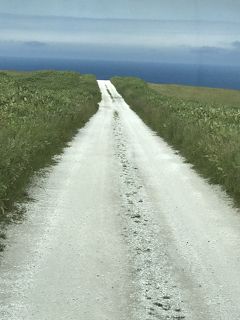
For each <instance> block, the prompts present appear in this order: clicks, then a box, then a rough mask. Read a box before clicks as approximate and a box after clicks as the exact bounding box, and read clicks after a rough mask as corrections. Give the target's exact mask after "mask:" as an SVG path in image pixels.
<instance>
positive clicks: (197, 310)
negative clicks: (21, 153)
mask: <svg viewBox="0 0 240 320" xmlns="http://www.w3.org/2000/svg"><path fill="white" fill-rule="evenodd" d="M98 83H99V87H100V89H101V92H102V102H101V103H100V107H99V111H98V112H97V113H96V114H95V115H94V116H93V117H92V118H91V120H90V121H89V122H88V124H87V125H86V126H85V127H84V128H83V129H81V130H80V131H79V133H78V134H77V135H76V136H75V138H74V139H73V141H72V142H71V143H70V144H69V145H68V146H67V147H66V148H65V150H64V152H63V154H62V155H61V156H59V157H58V158H57V163H56V164H55V165H53V166H52V167H50V168H48V169H46V170H45V171H44V172H42V174H41V175H38V176H37V177H35V179H34V180H33V183H32V186H31V187H30V188H29V195H30V197H31V198H32V199H33V200H32V201H29V202H28V203H26V204H22V205H21V207H22V208H23V209H24V210H25V214H24V219H23V221H21V222H20V223H18V224H14V225H12V226H10V227H9V230H8V234H7V236H8V237H7V247H6V250H5V251H4V252H3V253H2V256H1V257H0V319H1V320H23V319H24V320H44V319H46V320H56V319H57V320H63V319H64V320H71V319H73V320H154V319H163V320H165V319H189V320H205V319H206V320H228V319H229V320H239V318H240V214H239V210H237V209H234V208H233V207H232V206H231V201H230V200H229V199H228V198H227V196H226V195H225V193H224V192H223V191H221V190H220V188H218V187H213V186H210V185H209V184H208V183H207V182H206V181H205V180H204V179H203V178H201V177H199V175H198V174H196V173H195V172H194V170H193V169H192V168H191V166H190V165H189V164H186V163H185V162H184V159H183V158H181V156H179V155H178V154H177V152H176V151H174V150H173V149H171V148H170V147H169V146H168V145H167V144H166V143H165V142H164V141H163V140H162V139H161V138H159V137H158V136H156V135H155V133H154V132H152V131H151V130H150V129H149V128H148V127H147V126H146V125H145V124H144V123H143V122H142V121H141V120H140V119H139V117H138V116H137V115H136V114H135V113H134V112H133V111H132V110H131V109H130V108H129V107H128V106H127V104H126V103H125V102H124V100H123V99H122V97H121V96H120V95H119V94H118V93H117V91H116V89H115V88H114V86H113V85H112V84H111V82H110V81H99V82H98Z"/></svg>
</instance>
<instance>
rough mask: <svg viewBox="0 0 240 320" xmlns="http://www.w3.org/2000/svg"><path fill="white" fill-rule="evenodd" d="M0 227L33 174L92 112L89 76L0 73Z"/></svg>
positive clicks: (95, 94)
mask: <svg viewBox="0 0 240 320" xmlns="http://www.w3.org/2000/svg"><path fill="white" fill-rule="evenodd" d="M0 88H1V90H0V222H1V221H4V219H5V217H6V211H7V209H9V208H10V207H11V205H12V203H13V202H14V200H16V199H17V198H18V197H21V196H22V195H23V194H24V189H25V187H26V185H27V183H28V182H29V179H30V177H31V176H32V175H33V173H34V172H35V171H36V170H38V169H39V168H41V167H43V166H44V165H46V164H48V163H50V161H51V159H52V157H53V155H55V154H57V153H60V152H61V151H62V148H63V147H64V146H65V144H66V142H67V141H69V140H70V139H71V138H72V136H73V135H74V134H75V133H76V132H77V129H79V128H80V127H82V126H83V125H84V124H85V123H86V121H88V120H89V118H90V117H91V116H92V115H93V114H94V113H95V112H96V110H97V103H98V102H99V101H100V99H101V97H100V92H99V89H98V86H97V82H96V79H95V77H94V76H91V75H80V74H78V73H73V72H56V71H42V72H31V73H17V72H0Z"/></svg>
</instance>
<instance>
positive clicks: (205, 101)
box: [112, 77, 240, 205]
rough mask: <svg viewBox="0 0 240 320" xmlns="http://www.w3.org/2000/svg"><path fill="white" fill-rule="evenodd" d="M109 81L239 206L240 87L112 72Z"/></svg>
mask: <svg viewBox="0 0 240 320" xmlns="http://www.w3.org/2000/svg"><path fill="white" fill-rule="evenodd" d="M112 83H113V84H114V85H115V86H116V88H117V90H118V91H119V93H120V94H121V95H122V96H123V97H124V98H125V100H126V101H127V103H128V104H129V105H130V106H131V108H132V109H133V110H134V111H135V112H136V113H137V114H138V115H139V116H140V117H141V118H142V119H143V120H144V122H145V123H146V124H147V125H149V126H150V127H151V128H152V129H153V130H154V131H156V132H157V133H158V134H159V135H160V136H161V137H163V138H164V139H165V140H166V141H167V142H168V143H169V144H170V145H172V146H173V147H174V148H176V149H177V150H179V151H180V153H181V154H182V155H183V156H184V157H185V159H186V160H187V161H188V162H190V163H192V164H193V165H194V167H195V168H196V169H197V170H198V171H199V173H201V174H202V175H203V176H204V177H206V178H208V179H209V181H210V182H212V183H216V184H220V185H222V186H223V187H224V189H225V190H226V191H227V192H228V194H230V195H231V196H232V197H233V198H234V200H235V201H236V203H237V204H238V205H240V99H239V100H238V97H240V92H238V91H233V92H234V94H232V90H229V91H228V90H221V89H219V90H218V89H207V88H192V87H188V88H186V87H182V88H181V86H169V85H168V86H166V87H165V85H160V86H157V85H152V84H147V83H146V82H144V81H142V80H141V79H137V78H120V77H115V78H113V79H112ZM193 92H195V93H196V94H192V93H193Z"/></svg>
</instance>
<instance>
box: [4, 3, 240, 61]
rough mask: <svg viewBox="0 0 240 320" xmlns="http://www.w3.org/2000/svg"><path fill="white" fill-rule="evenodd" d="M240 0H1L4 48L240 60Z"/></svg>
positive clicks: (29, 52)
mask: <svg viewBox="0 0 240 320" xmlns="http://www.w3.org/2000/svg"><path fill="white" fill-rule="evenodd" d="M239 13H240V1H239V0H218V1H217V0H211V1H209V0H208V1H207V0H201V1H200V0H121V1H113V0H101V1H100V0H87V1H82V0H48V1H45V0H42V1H39V0H38V1H36V0H21V1H19V0H0V55H1V56H27V57H28V56H34V57H59V58H62V57H68V58H79V59H99V60H130V61H131V60H135V61H154V62H177V63H178V62H180V63H210V64H232V65H239V64H240V58H239V57H240V14H239Z"/></svg>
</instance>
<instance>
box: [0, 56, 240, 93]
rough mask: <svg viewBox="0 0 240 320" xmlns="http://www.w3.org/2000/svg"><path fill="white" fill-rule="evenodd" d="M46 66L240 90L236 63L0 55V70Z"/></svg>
mask: <svg viewBox="0 0 240 320" xmlns="http://www.w3.org/2000/svg"><path fill="white" fill-rule="evenodd" d="M46 69H52V70H68V71H77V72H80V73H92V74H95V75H96V76H97V79H110V78H111V77H113V76H116V75H118V76H135V77H140V78H142V79H144V80H146V81H148V82H153V83H173V84H183V85H191V86H205V87H213V88H226V89H240V67H233V66H209V65H193V64H168V63H149V62H148V63H146V62H143V63H139V62H122V61H121V62H116V61H89V60H88V61H87V60H67V59H43V58H41V59H37V58H9V57H8V58H4V57H0V70H22V71H30V70H46Z"/></svg>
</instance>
